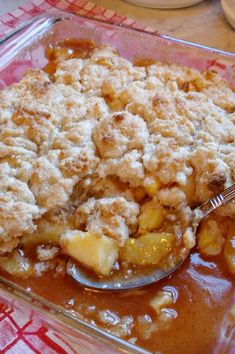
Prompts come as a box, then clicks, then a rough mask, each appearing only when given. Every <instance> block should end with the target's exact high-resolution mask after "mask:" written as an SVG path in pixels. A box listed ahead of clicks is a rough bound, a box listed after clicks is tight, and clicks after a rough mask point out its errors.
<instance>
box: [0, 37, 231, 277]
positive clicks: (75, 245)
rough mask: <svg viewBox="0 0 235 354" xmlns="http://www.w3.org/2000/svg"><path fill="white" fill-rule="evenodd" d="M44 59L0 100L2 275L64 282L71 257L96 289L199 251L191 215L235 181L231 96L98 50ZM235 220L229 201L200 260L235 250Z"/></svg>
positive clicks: (83, 46) (209, 84)
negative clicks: (54, 277) (49, 275)
mask: <svg viewBox="0 0 235 354" xmlns="http://www.w3.org/2000/svg"><path fill="white" fill-rule="evenodd" d="M48 57H49V59H50V62H49V64H48V65H47V67H46V68H45V70H44V71H43V70H40V69H33V70H30V71H28V72H27V73H26V75H25V76H24V77H23V79H22V80H21V81H20V82H19V83H16V84H14V85H12V86H10V87H8V88H6V89H4V90H3V91H1V93H0V124H1V130H0V141H1V142H0V149H1V150H0V151H1V156H0V158H1V160H0V185H1V194H0V226H1V229H0V251H1V254H2V255H1V256H0V267H1V268H2V269H3V270H5V271H6V272H8V273H9V274H12V275H15V276H32V277H33V276H43V274H45V273H46V272H50V271H52V270H53V271H54V272H56V273H58V274H59V275H61V276H63V275H64V272H65V269H66V263H67V260H68V256H69V257H72V258H73V259H74V260H76V261H77V262H78V264H81V265H82V266H84V267H86V268H87V269H90V270H91V271H92V272H94V273H96V274H97V275H98V276H99V277H109V276H110V275H111V274H113V273H116V274H118V273H120V274H122V275H123V276H124V277H125V278H128V277H131V275H133V274H136V275H137V276H138V274H140V273H141V271H145V272H149V271H151V269H153V267H154V269H156V268H158V269H159V270H160V271H163V272H167V271H168V270H169V269H172V268H174V267H175V266H176V265H177V264H179V263H180V262H182V260H184V259H185V257H186V255H187V254H188V253H189V251H190V249H192V248H193V247H194V246H195V244H196V240H195V235H194V229H193V225H192V223H193V220H194V213H193V209H194V208H195V206H196V205H198V204H201V203H203V202H205V201H206V200H207V199H209V198H210V197H212V196H214V195H216V194H217V193H219V192H220V191H222V190H224V189H225V188H226V187H228V186H229V185H231V184H232V183H234V181H235V174H234V173H235V172H234V169H235V143H234V138H235V125H234V122H235V103H234V102H235V93H234V91H233V90H232V89H231V88H230V87H229V85H228V84H227V83H226V81H225V80H223V79H222V78H220V77H219V76H217V75H216V74H215V73H213V72H203V73H199V72H198V71H196V70H193V69H189V68H186V67H182V66H178V65H167V64H163V63H159V62H156V63H153V62H152V63H151V62H149V63H147V61H143V63H142V64H141V61H140V60H139V61H138V62H137V63H136V65H134V64H132V63H130V62H129V61H128V60H126V59H124V58H122V57H121V56H119V55H118V52H117V51H116V50H115V49H113V48H111V47H109V46H96V45H94V43H93V42H89V41H78V42H77V43H76V42H73V41H65V42H63V43H59V44H58V46H55V47H50V48H48ZM146 63H147V64H146ZM234 215H235V204H234V203H230V204H229V205H228V206H226V207H223V208H221V209H220V210H218V211H217V212H216V213H215V215H213V216H212V217H209V218H208V219H206V220H205V221H204V222H203V224H202V226H201V229H199V234H198V239H199V248H200V251H201V252H202V253H205V254H207V255H208V254H209V255H212V254H219V253H220V252H221V250H222V246H223V244H224V243H227V244H228V243H229V244H230V243H231V238H227V239H226V235H227V230H228V229H229V228H230V227H231V225H232V222H233V220H234ZM230 246H231V245H230ZM230 246H227V248H226V255H225V259H226V262H227V264H228V268H229V269H230V271H231V272H232V273H234V272H235V264H234V257H233V254H234V252H235V251H234V248H233V247H230Z"/></svg>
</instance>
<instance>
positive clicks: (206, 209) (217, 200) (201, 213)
mask: <svg viewBox="0 0 235 354" xmlns="http://www.w3.org/2000/svg"><path fill="white" fill-rule="evenodd" d="M233 198H235V184H233V185H231V186H230V187H229V188H227V189H225V190H224V191H223V192H222V193H219V194H217V195H216V196H215V197H213V198H211V199H209V200H208V201H207V202H206V203H204V204H202V205H200V206H198V207H197V208H196V209H194V220H193V225H194V232H195V233H196V229H197V226H198V225H199V223H200V221H201V220H202V219H204V218H205V217H206V216H207V215H208V214H210V213H211V212H212V211H214V210H215V209H218V208H219V207H221V206H222V205H225V204H226V203H228V202H229V201H230V200H232V199H233ZM187 256H188V254H187V255H186V256H185V258H184V259H182V260H180V261H179V262H178V264H176V265H175V266H174V267H173V268H171V269H168V270H167V271H164V270H161V269H153V268H151V270H146V269H145V270H144V269H143V270H141V271H139V272H137V273H136V274H135V273H133V274H131V275H127V276H124V275H123V274H117V275H116V274H115V275H114V276H112V275H111V276H110V277H107V278H104V277H98V276H96V275H93V274H91V273H88V272H87V271H86V270H85V269H83V268H82V267H78V266H77V265H76V264H74V263H73V261H72V260H69V261H68V263H67V273H68V274H69V275H70V276H71V277H72V278H73V279H74V280H76V282H77V283H79V284H80V285H82V286H83V287H85V288H89V289H93V290H109V291H121V290H132V289H136V288H142V287H143V286H146V285H149V284H152V283H155V282H157V281H159V280H160V279H163V278H165V277H167V276H169V275H170V274H172V273H173V272H175V271H176V270H177V269H178V268H179V267H180V265H181V264H182V263H183V262H184V261H185V259H186V258H187Z"/></svg>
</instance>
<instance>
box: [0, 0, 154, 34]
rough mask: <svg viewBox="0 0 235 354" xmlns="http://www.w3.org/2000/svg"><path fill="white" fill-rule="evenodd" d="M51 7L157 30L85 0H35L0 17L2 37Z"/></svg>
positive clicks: (150, 30) (148, 30)
mask: <svg viewBox="0 0 235 354" xmlns="http://www.w3.org/2000/svg"><path fill="white" fill-rule="evenodd" d="M50 9H59V10H64V11H72V12H76V13H77V14H80V15H85V16H89V17H93V18H99V19H102V20H105V21H109V22H110V21H111V22H114V23H119V24H120V23H122V24H123V25H126V26H129V27H131V28H135V29H140V30H144V31H146V32H151V33H155V32H157V31H156V30H155V29H153V28H151V27H148V26H145V25H143V24H140V23H138V22H136V21H134V20H132V19H130V18H127V17H126V16H122V15H119V14H117V13H116V12H114V11H111V10H108V9H106V8H104V7H102V6H99V5H95V4H93V3H92V2H88V1H84V0H33V1H31V2H29V3H27V4H25V5H22V6H20V7H18V8H17V9H15V10H14V11H12V12H11V13H6V14H5V15H3V16H1V17H0V38H1V37H2V36H4V35H6V34H7V33H9V32H10V31H11V30H12V29H13V28H15V27H16V26H17V25H19V23H20V22H22V21H26V20H29V19H30V18H32V17H34V16H37V15H40V14H42V13H44V12H46V11H48V10H50Z"/></svg>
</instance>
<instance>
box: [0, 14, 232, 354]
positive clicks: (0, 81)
mask: <svg viewBox="0 0 235 354" xmlns="http://www.w3.org/2000/svg"><path fill="white" fill-rule="evenodd" d="M66 38H73V39H74V38H83V39H91V40H93V41H95V42H96V43H98V44H109V45H112V46H114V47H116V48H118V50H119V53H120V55H122V56H123V57H125V58H127V59H129V60H131V61H132V60H134V59H136V58H141V59H144V58H148V59H149V58H151V59H156V60H159V61H162V62H166V63H169V64H170V63H177V64H181V65H186V66H189V67H192V68H195V69H199V70H209V69H210V70H213V71H216V72H218V73H219V74H220V75H221V76H222V77H224V78H225V79H226V80H227V81H228V82H230V83H231V85H233V86H234V87H235V54H232V53H226V52H222V51H219V50H216V49H212V48H207V47H203V46H200V45H197V44H194V43H188V42H185V41H182V40H178V39H174V38H170V37H168V36H165V35H156V34H151V33H147V32H143V31H139V30H133V29H129V28H127V27H124V26H120V25H115V24H110V23H107V22H103V21H101V20H93V19H89V18H86V17H81V16H77V15H76V14H71V13H65V12H62V11H59V12H58V11H56V12H55V11H52V12H49V13H47V14H43V15H41V16H39V17H36V18H34V19H32V20H30V21H29V22H26V23H23V24H22V25H21V26H20V27H18V28H16V29H15V30H14V31H13V32H12V33H10V34H9V35H7V37H5V38H3V39H1V40H0V88H4V87H5V86H8V85H10V84H12V83H14V82H16V81H19V80H20V79H21V77H22V76H23V74H24V73H25V71H26V70H27V69H29V68H31V67H41V68H43V67H45V65H46V64H47V59H46V57H45V48H46V47H47V46H48V45H49V44H54V43H56V42H58V41H61V40H64V39H66ZM0 301H2V302H4V303H6V304H8V305H10V306H14V307H15V308H17V309H18V310H19V311H22V312H25V311H27V312H30V316H34V314H35V313H36V316H37V318H38V317H39V318H40V319H41V320H42V322H43V323H45V324H46V326H47V327H49V328H52V329H53V330H56V331H57V332H59V333H61V334H63V336H64V338H66V339H67V340H68V341H69V342H70V344H72V345H73V348H74V349H75V351H76V350H77V351H79V348H84V346H85V348H86V351H84V353H85V352H86V353H93V354H94V353H98V352H103V353H120V352H122V353H147V351H145V350H144V349H141V348H139V347H137V346H134V345H132V344H131V343H128V342H125V341H123V340H120V339H118V338H117V337H114V336H113V335H111V334H109V333H107V332H104V331H102V330H100V329H97V328H96V327H94V326H92V325H90V324H88V323H85V322H83V321H81V320H79V319H78V318H75V317H74V316H73V314H71V313H69V312H68V311H66V310H64V309H63V308H62V307H59V306H56V305H54V304H52V303H49V302H48V301H46V300H45V299H43V298H41V297H40V296H38V295H36V294H33V293H31V292H28V291H27V290H25V289H23V288H22V287H20V286H19V285H16V284H14V283H12V282H10V281H9V280H6V279H4V278H2V277H0ZM234 303H235V299H234V298H233V299H231V301H230V306H229V308H228V312H227V313H225V317H224V320H223V322H222V324H221V333H220V337H219V339H218V343H217V344H215V350H214V353H221V354H222V353H234V352H235V342H234V341H235V335H234V325H233V321H232V316H231V307H232V305H233V304H234Z"/></svg>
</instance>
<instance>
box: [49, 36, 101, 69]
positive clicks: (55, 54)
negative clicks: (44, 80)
mask: <svg viewBox="0 0 235 354" xmlns="http://www.w3.org/2000/svg"><path fill="white" fill-rule="evenodd" d="M95 47H96V45H95V43H94V42H93V41H91V40H86V39H66V40H64V41H63V42H58V43H57V44H55V45H49V46H48V47H47V48H46V53H45V54H46V58H47V59H48V64H47V65H46V66H45V68H44V71H45V72H46V73H48V74H50V75H51V74H54V72H55V70H56V65H57V63H58V62H59V61H61V60H66V59H73V58H81V59H86V58H89V56H90V55H91V53H92V51H93V50H94V48H95Z"/></svg>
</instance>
